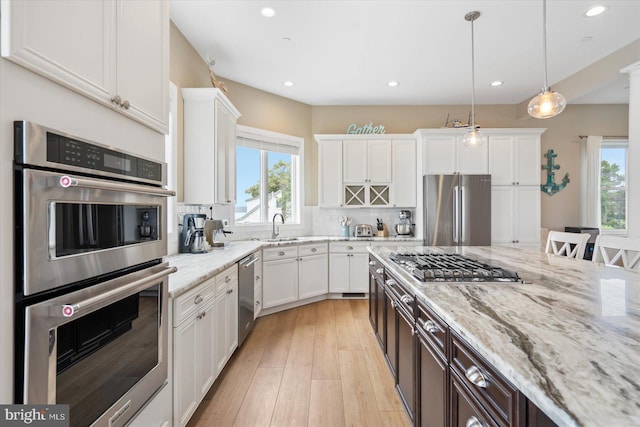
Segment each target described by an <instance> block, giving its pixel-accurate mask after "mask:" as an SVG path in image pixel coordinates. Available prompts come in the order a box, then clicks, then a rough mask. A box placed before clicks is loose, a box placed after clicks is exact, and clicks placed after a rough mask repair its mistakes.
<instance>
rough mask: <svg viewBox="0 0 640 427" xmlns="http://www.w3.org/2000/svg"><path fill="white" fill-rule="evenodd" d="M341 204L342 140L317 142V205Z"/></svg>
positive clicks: (331, 205)
mask: <svg viewBox="0 0 640 427" xmlns="http://www.w3.org/2000/svg"><path fill="white" fill-rule="evenodd" d="M341 205H342V140H341V139H330V140H325V141H322V143H321V144H318V206H320V207H335V206H341Z"/></svg>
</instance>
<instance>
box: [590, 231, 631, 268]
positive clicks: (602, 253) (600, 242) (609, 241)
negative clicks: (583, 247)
mask: <svg viewBox="0 0 640 427" xmlns="http://www.w3.org/2000/svg"><path fill="white" fill-rule="evenodd" d="M593 261H594V262H601V263H604V264H605V265H609V266H615V267H623V268H625V269H627V270H631V271H636V272H639V273H640V239H634V238H627V237H619V236H610V235H606V234H600V235H598V237H597V238H596V244H595V245H594V248H593Z"/></svg>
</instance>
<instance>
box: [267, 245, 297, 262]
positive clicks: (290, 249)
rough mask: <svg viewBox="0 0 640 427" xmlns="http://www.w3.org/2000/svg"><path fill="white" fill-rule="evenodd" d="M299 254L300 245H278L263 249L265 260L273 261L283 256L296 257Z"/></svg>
mask: <svg viewBox="0 0 640 427" xmlns="http://www.w3.org/2000/svg"><path fill="white" fill-rule="evenodd" d="M297 256H298V246H297V245H291V246H278V247H277V248H269V249H263V250H262V259H263V261H271V260H274V259H282V258H296V257H297Z"/></svg>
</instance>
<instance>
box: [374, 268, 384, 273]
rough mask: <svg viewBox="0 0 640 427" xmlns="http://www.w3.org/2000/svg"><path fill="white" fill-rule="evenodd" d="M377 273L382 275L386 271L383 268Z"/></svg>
mask: <svg viewBox="0 0 640 427" xmlns="http://www.w3.org/2000/svg"><path fill="white" fill-rule="evenodd" d="M376 273H378V274H382V273H384V269H383V268H379V269H377V270H376Z"/></svg>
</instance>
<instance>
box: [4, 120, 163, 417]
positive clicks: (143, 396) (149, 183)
mask: <svg viewBox="0 0 640 427" xmlns="http://www.w3.org/2000/svg"><path fill="white" fill-rule="evenodd" d="M133 143H134V141H132V145H133ZM14 146H15V158H14V160H15V167H14V180H15V184H14V185H15V192H14V194H15V260H16V263H15V264H16V265H15V287H16V289H15V290H16V293H15V294H16V299H15V324H16V328H15V344H16V346H15V347H16V348H15V361H16V370H15V372H16V378H15V390H16V393H15V394H16V396H15V397H16V402H18V403H32V404H54V403H59V404H69V405H70V418H71V425H72V426H89V425H96V426H103V425H104V426H107V425H108V426H121V425H124V424H125V423H126V422H127V421H128V420H129V419H130V418H131V417H132V416H133V415H134V414H135V413H136V412H137V411H138V410H139V409H140V408H142V407H143V406H144V404H145V403H146V402H147V401H148V400H149V399H150V398H151V397H152V396H153V395H154V394H155V393H157V392H158V391H159V390H160V389H161V388H162V387H163V386H164V385H165V384H166V381H167V369H168V368H167V357H168V349H167V334H168V325H167V322H168V319H167V313H168V310H167V294H168V275H169V274H170V273H172V272H173V271H175V269H174V268H170V267H168V265H167V263H163V260H162V258H163V256H165V255H166V254H167V241H166V234H167V230H166V224H167V218H166V215H167V197H170V196H173V195H174V193H173V192H171V191H168V190H165V189H164V185H165V183H166V165H165V164H164V163H162V162H157V161H155V160H151V159H147V158H143V157H141V156H137V155H133V154H130V153H127V152H124V151H122V150H117V149H114V148H112V147H107V146H105V145H101V144H98V143H96V142H92V141H88V140H86V139H83V138H80V137H77V136H71V135H68V134H66V133H64V132H60V131H57V130H53V129H49V128H47V127H44V126H40V125H37V124H35V123H31V122H26V121H19V122H15V123H14Z"/></svg>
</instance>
